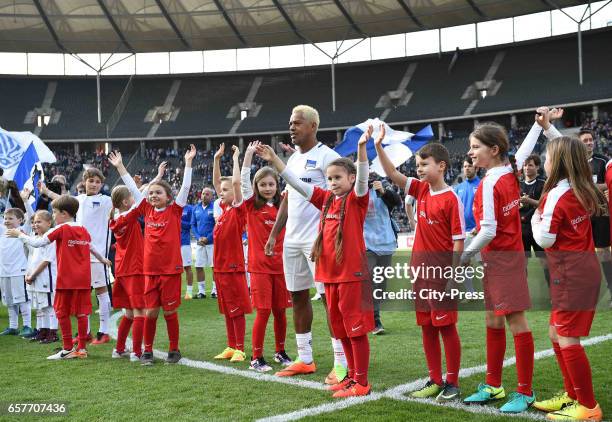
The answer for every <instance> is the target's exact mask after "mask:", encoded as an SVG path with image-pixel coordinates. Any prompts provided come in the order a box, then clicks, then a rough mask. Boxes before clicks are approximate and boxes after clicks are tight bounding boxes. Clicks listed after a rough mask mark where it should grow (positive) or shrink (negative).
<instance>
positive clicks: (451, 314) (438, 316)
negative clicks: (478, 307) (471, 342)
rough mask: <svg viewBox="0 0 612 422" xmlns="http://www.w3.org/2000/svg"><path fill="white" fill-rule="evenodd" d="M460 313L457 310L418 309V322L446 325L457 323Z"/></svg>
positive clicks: (439, 325)
mask: <svg viewBox="0 0 612 422" xmlns="http://www.w3.org/2000/svg"><path fill="white" fill-rule="evenodd" d="M458 319H459V313H458V312H457V311H429V312H424V311H416V323H417V325H418V326H423V325H433V326H434V327H444V326H445V325H453V324H456V323H457V320H458Z"/></svg>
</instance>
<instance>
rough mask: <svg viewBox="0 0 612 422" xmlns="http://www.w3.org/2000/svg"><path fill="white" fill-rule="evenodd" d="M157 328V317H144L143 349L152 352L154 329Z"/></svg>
mask: <svg viewBox="0 0 612 422" xmlns="http://www.w3.org/2000/svg"><path fill="white" fill-rule="evenodd" d="M156 329H157V318H149V317H146V318H145V322H144V351H145V353H153V340H155V330H156Z"/></svg>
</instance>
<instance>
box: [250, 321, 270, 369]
mask: <svg viewBox="0 0 612 422" xmlns="http://www.w3.org/2000/svg"><path fill="white" fill-rule="evenodd" d="M270 312H271V311H270V309H257V315H255V321H254V322H253V336H252V337H251V345H252V346H251V347H252V349H253V359H257V358H260V357H262V356H263V347H264V339H265V337H266V326H267V325H268V318H270Z"/></svg>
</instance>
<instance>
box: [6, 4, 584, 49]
mask: <svg viewBox="0 0 612 422" xmlns="http://www.w3.org/2000/svg"><path fill="white" fill-rule="evenodd" d="M585 3H588V1H575V0H511V1H509V0H303V1H298V0H0V51H6V52H30V53H58V52H64V53H119V52H137V53H141V52H154V51H187V50H216V49H226V48H242V47H269V46H277V45H288V44H300V43H310V42H325V41H336V40H344V39H352V38H361V37H371V36H381V35H391V34H398V33H404V32H412V31H419V30H424V29H436V28H443V27H449V26H455V25H462V24H469V23H475V22H481V21H487V20H492V19H501V18H508V17H513V16H519V15H524V14H528V13H536V12H542V11H547V10H553V9H556V8H561V7H568V6H575V5H579V4H585Z"/></svg>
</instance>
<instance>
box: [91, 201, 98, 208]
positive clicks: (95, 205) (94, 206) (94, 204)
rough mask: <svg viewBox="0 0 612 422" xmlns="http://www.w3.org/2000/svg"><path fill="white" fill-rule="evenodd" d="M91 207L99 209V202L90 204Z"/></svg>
mask: <svg viewBox="0 0 612 422" xmlns="http://www.w3.org/2000/svg"><path fill="white" fill-rule="evenodd" d="M91 206H92V207H93V208H99V207H100V201H94V202H92V203H91Z"/></svg>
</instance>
